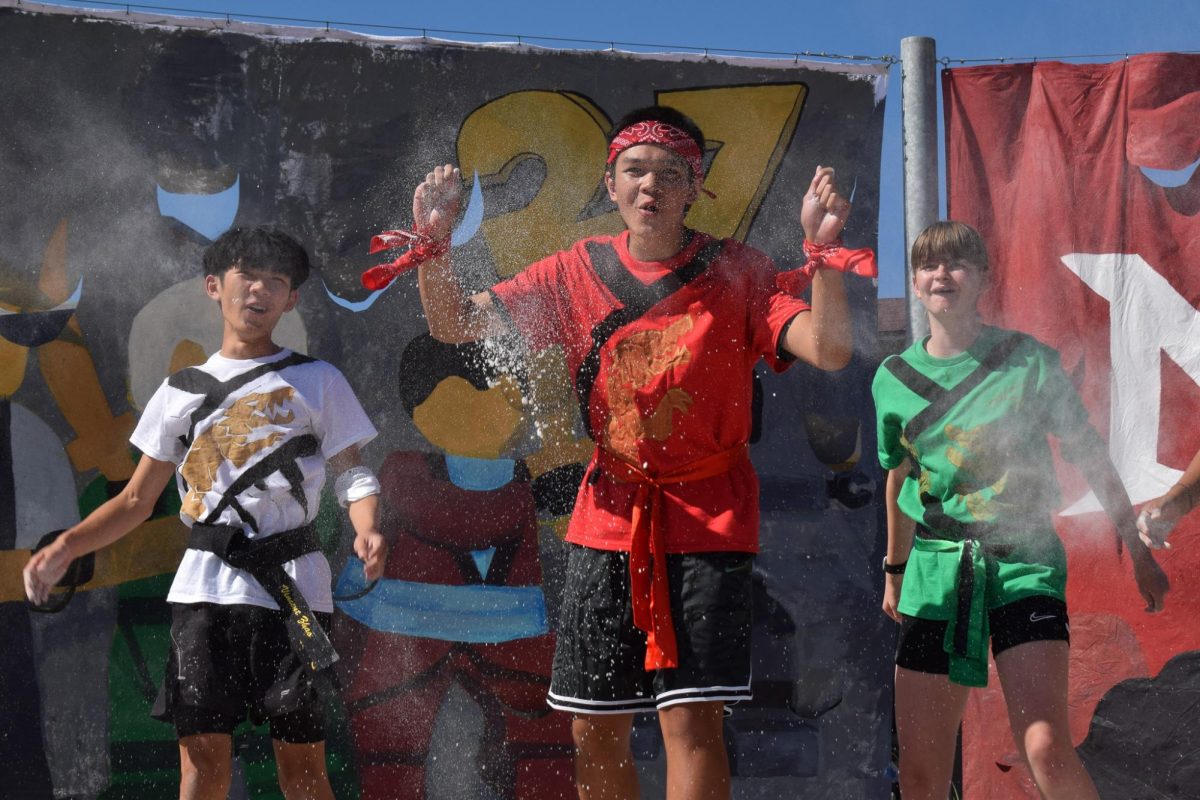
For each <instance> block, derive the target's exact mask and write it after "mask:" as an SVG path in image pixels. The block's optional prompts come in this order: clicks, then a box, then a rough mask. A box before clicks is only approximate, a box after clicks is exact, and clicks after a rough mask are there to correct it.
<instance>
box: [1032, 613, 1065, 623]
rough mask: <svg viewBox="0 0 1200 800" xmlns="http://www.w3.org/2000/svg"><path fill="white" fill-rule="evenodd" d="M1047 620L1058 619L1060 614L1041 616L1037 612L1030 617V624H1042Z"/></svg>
mask: <svg viewBox="0 0 1200 800" xmlns="http://www.w3.org/2000/svg"><path fill="white" fill-rule="evenodd" d="M1047 619H1058V614H1039V613H1037V612H1036V611H1035V612H1033V613H1032V614H1030V615H1029V621H1030V622H1042V621H1043V620H1047Z"/></svg>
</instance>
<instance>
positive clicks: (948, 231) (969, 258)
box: [909, 219, 988, 272]
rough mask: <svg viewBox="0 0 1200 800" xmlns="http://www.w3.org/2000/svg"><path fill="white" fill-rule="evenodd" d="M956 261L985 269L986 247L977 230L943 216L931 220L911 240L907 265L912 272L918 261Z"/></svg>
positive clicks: (986, 259)
mask: <svg viewBox="0 0 1200 800" xmlns="http://www.w3.org/2000/svg"><path fill="white" fill-rule="evenodd" d="M959 260H961V261H966V262H968V263H970V264H973V265H975V266H977V267H979V269H980V270H982V271H983V272H987V270H988V254H987V246H986V245H984V243H983V237H982V236H980V235H979V231H977V230H975V229H974V228H972V227H971V226H970V225H967V224H966V223H965V222H955V221H953V220H946V219H944V220H940V221H938V222H935V223H933V224H932V225H930V226H929V227H927V228H926V229H925V230H923V231H921V233H920V234H919V235H918V236H917V238H916V241H914V242H913V246H912V254H911V260H910V262H909V268H910V269H912V270H913V271H914V272H915V271H916V270H917V268H918V267H920V266H921V265H922V264H929V263H931V262H939V261H941V262H946V261H959Z"/></svg>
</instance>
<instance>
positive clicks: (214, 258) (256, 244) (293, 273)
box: [204, 225, 312, 289]
mask: <svg viewBox="0 0 1200 800" xmlns="http://www.w3.org/2000/svg"><path fill="white" fill-rule="evenodd" d="M232 267H246V268H253V269H261V270H265V271H267V272H275V273H278V274H280V275H285V276H287V277H288V278H289V279H290V280H291V282H292V288H293V289H299V288H300V285H301V284H302V283H304V282H305V281H306V280H308V273H309V271H310V270H311V268H312V267H311V265H310V264H309V261H308V252H307V251H306V250H305V249H304V246H303V245H302V244H300V242H298V241H296V239H294V238H293V237H291V236H289V235H288V234H286V233H284V232H283V231H281V230H279V229H278V228H271V227H267V226H264V225H259V226H256V227H253V228H230V229H229V230H227V231H225V232H224V233H222V234H221V235H220V236H219V237H218V238H217V240H216V241H215V242H213V243H212V244H210V245H209V246H208V247H207V248H206V249H205V250H204V274H205V275H216V276H217V277H218V278H219V277H221V276H223V275H224V274H225V273H226V272H227V271H228V270H229V269H231V268H232Z"/></svg>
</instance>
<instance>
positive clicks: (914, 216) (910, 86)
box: [900, 36, 938, 341]
mask: <svg viewBox="0 0 1200 800" xmlns="http://www.w3.org/2000/svg"><path fill="white" fill-rule="evenodd" d="M900 69H901V82H900V89H901V96H902V108H901V110H902V112H903V117H902V120H901V126H900V127H901V129H902V130H903V135H904V263H905V265H906V267H907V269H906V270H905V280H904V296H905V297H906V298H907V299H908V333H909V341H913V340H916V339H920V338H922V337H924V336H925V335H926V334H928V333H929V320H928V319H927V318H926V316H925V309H924V307H923V306H922V305H921V304H920V303H919V302H917V299H916V298H915V297H913V296H912V280H911V279H910V278H909V276H910V275H911V274H912V265H911V264H909V263H908V260H909V254H910V253H911V252H912V245H913V240H914V239H916V238H917V235H918V234H919V233H920V232H921V231H923V230H924V229H925V227H926V226H927V225H929V224H931V223H933V222H936V221H937V218H938V166H937V164H938V162H937V158H938V151H937V129H938V125H937V49H936V43H935V42H934V40H933V39H931V38H930V37H928V36H909V37H907V38H905V39H901V40H900Z"/></svg>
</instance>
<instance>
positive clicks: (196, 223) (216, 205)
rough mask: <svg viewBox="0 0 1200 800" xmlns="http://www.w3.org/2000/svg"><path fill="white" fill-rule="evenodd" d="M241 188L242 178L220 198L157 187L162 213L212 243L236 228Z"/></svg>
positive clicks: (214, 195)
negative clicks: (230, 228)
mask: <svg viewBox="0 0 1200 800" xmlns="http://www.w3.org/2000/svg"><path fill="white" fill-rule="evenodd" d="M241 185H242V176H241V175H238V177H237V180H235V181H234V182H233V186H230V187H229V188H228V189H224V190H222V191H220V192H217V193H216V194H182V193H176V192H168V191H167V190H166V189H164V188H162V187H161V186H156V187H155V188H156V189H157V190H158V213H160V214H162V215H163V216H164V217H171V218H172V219H176V220H179V221H180V222H181V223H183V224H184V225H186V226H188V227H189V228H191V229H192V230H194V231H195V232H196V233H198V234H200V235H201V236H203V237H204V238H206V239H208V240H209V241H211V240H213V239H216V238H217V237H218V236H220V235H221V234H222V233H224V232H225V231H227V230H229V227H230V226H231V225H233V220H234V218H235V217H236V216H237V211H238V202H239V200H240V187H241Z"/></svg>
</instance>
